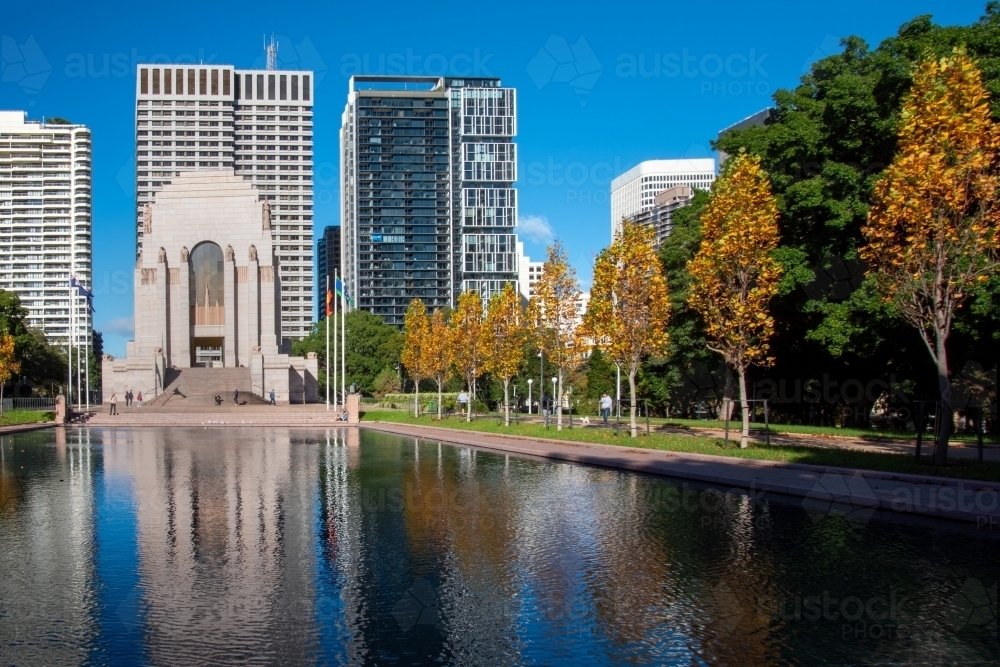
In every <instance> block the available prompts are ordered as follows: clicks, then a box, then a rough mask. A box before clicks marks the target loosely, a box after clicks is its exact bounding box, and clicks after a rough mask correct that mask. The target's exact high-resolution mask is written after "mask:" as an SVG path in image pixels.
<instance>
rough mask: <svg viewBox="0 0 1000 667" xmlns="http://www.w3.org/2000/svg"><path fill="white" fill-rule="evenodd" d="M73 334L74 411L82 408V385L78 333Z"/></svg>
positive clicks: (74, 300) (79, 410) (74, 305)
mask: <svg viewBox="0 0 1000 667" xmlns="http://www.w3.org/2000/svg"><path fill="white" fill-rule="evenodd" d="M73 308H74V309H76V298H75V297H74V299H73ZM74 336H75V337H76V411H77V412H81V411H82V409H83V398H82V397H81V396H80V392H81V390H82V387H81V386H80V376H81V375H82V373H81V372H80V371H81V370H82V369H81V368H80V334H79V332H78V331H74Z"/></svg>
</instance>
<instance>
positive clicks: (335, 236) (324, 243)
mask: <svg viewBox="0 0 1000 667" xmlns="http://www.w3.org/2000/svg"><path fill="white" fill-rule="evenodd" d="M337 275H340V225H327V226H326V227H324V228H323V235H322V236H320V237H319V238H318V239H317V240H316V313H317V314H318V317H317V319H320V320H322V319H324V318H325V317H326V288H327V282H326V280H327V276H329V278H330V283H329V285H330V289H331V290H332V289H333V287H334V285H333V281H334V276H337Z"/></svg>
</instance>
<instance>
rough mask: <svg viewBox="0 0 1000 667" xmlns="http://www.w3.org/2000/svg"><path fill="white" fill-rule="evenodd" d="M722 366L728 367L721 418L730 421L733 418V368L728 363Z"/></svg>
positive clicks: (723, 390) (723, 389)
mask: <svg viewBox="0 0 1000 667" xmlns="http://www.w3.org/2000/svg"><path fill="white" fill-rule="evenodd" d="M722 367H723V368H724V369H726V383H725V384H724V385H723V388H722V414H720V415H719V419H721V420H722V421H728V420H730V419H732V418H733V369H732V368H730V367H729V364H728V363H723V366H722Z"/></svg>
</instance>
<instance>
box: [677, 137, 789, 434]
mask: <svg viewBox="0 0 1000 667" xmlns="http://www.w3.org/2000/svg"><path fill="white" fill-rule="evenodd" d="M701 230H702V241H701V245H700V246H699V249H698V253H697V254H696V255H695V256H694V258H693V259H692V260H691V261H690V262H688V271H689V272H690V273H691V277H692V284H691V289H690V292H689V294H688V305H689V306H690V307H691V308H693V309H694V310H695V311H697V312H698V313H700V314H701V316H702V318H703V319H704V321H705V337H706V338H707V339H708V341H710V343H709V345H708V347H709V349H711V350H713V351H715V352H718V353H719V354H721V355H722V356H723V358H724V359H725V361H726V363H727V364H728V365H729V366H731V367H732V368H733V369H734V370H735V371H736V373H737V376H738V378H739V387H740V407H741V408H742V413H743V431H742V435H741V437H740V447H744V448H745V447H747V444H748V440H749V437H750V420H749V416H750V411H749V405H748V402H747V383H746V374H747V369H749V367H750V366H751V365H754V364H760V365H766V364H769V363H770V362H771V358H770V357H769V356H768V350H769V345H768V342H767V341H768V339H769V338H770V337H771V335H772V333H773V332H774V319H773V318H772V317H771V316H770V314H769V313H768V305H769V303H770V301H771V298H772V297H773V296H774V295H775V294H776V293H777V290H778V280H779V279H780V277H781V273H782V271H781V266H780V265H779V264H778V262H777V260H775V258H774V256H773V252H774V249H775V248H776V247H777V245H778V208H777V205H776V203H775V200H774V196H773V195H772V194H771V187H770V183H769V181H768V177H767V174H766V173H765V172H764V170H763V169H762V168H761V165H760V159H759V158H757V157H753V156H750V155H747V154H745V153H741V154H740V155H737V156H735V157H733V158H731V163H730V164H729V165H727V169H726V170H725V172H724V173H723V175H722V176H721V177H720V178H719V179H718V180H717V181H716V182H715V184H714V185H713V186H712V194H711V198H710V199H709V202H708V204H707V206H706V207H705V210H704V212H703V213H702V216H701Z"/></svg>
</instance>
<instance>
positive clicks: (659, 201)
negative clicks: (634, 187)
mask: <svg viewBox="0 0 1000 667" xmlns="http://www.w3.org/2000/svg"><path fill="white" fill-rule="evenodd" d="M692 199H694V188H692V187H691V186H689V185H675V186H673V187H671V188H667V189H666V190H663V191H662V192H659V193H657V194H656V196H655V197H653V207H652V208H649V209H646V210H644V211H642V212H641V213H636V214H635V215H631V216H626V218H625V219H626V220H628V221H629V222H632V223H636V224H640V225H649V226H651V227H652V228H653V231H654V232H656V247H657V248H659V247H660V245H661V244H662V243H663V241H664V239H666V238H667V237H668V236H670V231H671V230H672V229H673V228H674V222H673V214H674V211H676V210H677V209H679V208H682V207H684V206H687V205H688V204H690V203H691V200H692Z"/></svg>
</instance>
